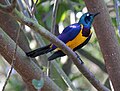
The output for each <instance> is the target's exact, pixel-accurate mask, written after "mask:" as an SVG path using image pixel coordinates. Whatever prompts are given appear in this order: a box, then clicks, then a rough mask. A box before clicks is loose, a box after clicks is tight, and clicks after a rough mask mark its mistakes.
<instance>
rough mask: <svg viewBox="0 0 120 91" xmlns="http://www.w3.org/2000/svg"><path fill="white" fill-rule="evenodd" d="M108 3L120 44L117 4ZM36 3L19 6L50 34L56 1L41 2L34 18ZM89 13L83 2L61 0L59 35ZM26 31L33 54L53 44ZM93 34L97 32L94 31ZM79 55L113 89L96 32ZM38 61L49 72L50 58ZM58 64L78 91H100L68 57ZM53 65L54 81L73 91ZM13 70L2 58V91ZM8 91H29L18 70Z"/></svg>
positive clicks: (26, 0) (24, 1)
mask: <svg viewBox="0 0 120 91" xmlns="http://www.w3.org/2000/svg"><path fill="white" fill-rule="evenodd" d="M104 1H105V3H106V5H107V7H108V10H109V13H110V16H111V19H112V22H113V25H114V27H115V29H116V34H117V37H118V40H119V41H120V38H119V33H118V31H117V23H116V12H115V8H114V1H113V0H104ZM33 2H34V3H35V2H36V0H33V1H32V0H18V4H19V5H20V3H21V4H23V5H24V6H22V5H21V11H22V12H23V13H24V14H25V15H26V16H28V17H31V16H32V18H34V19H36V20H37V21H38V22H39V24H41V25H42V26H43V27H45V28H46V29H48V30H49V31H50V30H51V22H52V12H53V4H54V0H38V2H37V4H36V6H35V12H34V14H32V15H30V14H29V12H28V11H29V9H31V7H32V5H33ZM26 12H27V13H26ZM85 12H87V8H86V6H85V4H84V1H83V0H61V1H60V2H59V6H58V10H57V16H56V25H55V35H58V34H59V33H61V32H62V30H63V29H64V28H65V27H66V26H68V25H70V24H73V23H75V22H77V21H78V20H79V18H80V17H81V15H82V14H83V13H85ZM34 15H35V16H34ZM23 29H24V33H25V34H26V35H27V37H28V41H29V43H30V48H31V49H32V50H33V49H36V48H38V47H40V46H43V44H44V45H46V44H48V43H49V41H47V40H46V39H45V38H43V37H42V36H41V35H37V34H36V33H35V32H33V30H31V29H30V28H29V27H27V26H24V28H23ZM92 30H93V31H94V29H93V28H92ZM36 35H37V37H36ZM77 53H78V54H79V55H80V57H81V59H82V60H83V61H84V64H85V65H86V66H87V67H88V68H89V70H90V71H92V72H93V74H94V75H95V77H96V78H97V79H99V80H100V82H102V83H103V84H105V85H106V86H108V88H109V79H108V75H107V72H106V69H105V66H104V59H103V57H102V54H101V50H100V48H99V43H98V41H97V37H96V35H95V32H93V35H92V38H91V40H90V42H89V43H88V44H87V45H86V46H85V47H83V48H82V49H81V50H78V51H77ZM36 60H38V63H39V65H40V67H41V68H43V70H44V71H45V72H46V70H45V69H46V65H47V62H44V60H46V56H41V57H39V58H38V57H37V58H36ZM56 62H57V63H58V64H59V66H60V67H61V68H62V69H63V71H64V72H65V73H66V75H67V77H68V78H69V79H70V80H71V82H72V84H73V86H74V87H75V88H76V89H77V90H78V91H96V89H95V88H94V87H93V86H92V85H91V84H90V83H89V82H88V81H87V80H86V78H85V77H84V76H83V75H82V74H81V73H80V72H79V71H78V69H77V68H76V66H75V65H74V64H73V63H72V61H71V60H70V59H69V58H67V57H66V56H65V57H62V58H58V59H57V61H56ZM53 65H54V63H53V64H52V67H51V70H50V77H51V79H52V80H53V81H55V83H56V84H57V85H58V86H59V87H61V88H62V89H63V91H71V90H70V88H69V87H68V86H67V84H66V82H65V81H64V79H62V77H61V74H60V72H59V71H57V70H56V67H54V66H53ZM9 68H10V65H9V64H8V63H6V61H5V59H4V58H3V57H2V56H0V90H1V89H2V86H3V83H4V81H5V78H6V76H7V73H8V71H9ZM6 91H27V89H26V86H25V83H24V82H23V80H22V78H21V77H20V76H19V74H18V73H17V72H16V71H15V70H13V73H12V76H11V77H10V80H9V83H8V84H7V87H6Z"/></svg>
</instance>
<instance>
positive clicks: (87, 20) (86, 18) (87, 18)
mask: <svg viewBox="0 0 120 91" xmlns="http://www.w3.org/2000/svg"><path fill="white" fill-rule="evenodd" d="M90 19H91V17H90V14H89V15H87V16H86V17H85V22H86V23H89V21H90Z"/></svg>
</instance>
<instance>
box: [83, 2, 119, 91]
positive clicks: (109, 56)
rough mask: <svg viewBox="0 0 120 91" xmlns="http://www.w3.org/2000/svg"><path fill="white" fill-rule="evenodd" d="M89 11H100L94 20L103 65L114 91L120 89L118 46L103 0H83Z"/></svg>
mask: <svg viewBox="0 0 120 91" xmlns="http://www.w3.org/2000/svg"><path fill="white" fill-rule="evenodd" d="M84 1H85V3H86V6H87V8H88V10H89V11H90V12H100V15H98V16H97V17H96V19H95V22H94V24H93V25H94V28H95V30H96V31H95V32H96V35H97V38H98V41H99V44H100V48H101V51H102V54H103V57H104V60H105V65H106V68H107V71H108V74H109V77H110V79H111V81H112V84H113V87H114V89H115V91H120V80H118V79H119V78H120V46H119V43H118V41H117V37H116V34H115V30H114V27H113V25H112V22H111V20H110V17H109V13H108V9H107V7H106V5H105V3H104V1H103V0H91V1H89V0H84Z"/></svg>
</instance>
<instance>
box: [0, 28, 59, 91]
mask: <svg viewBox="0 0 120 91" xmlns="http://www.w3.org/2000/svg"><path fill="white" fill-rule="evenodd" d="M14 48H15V43H14V41H12V39H11V38H10V37H9V36H8V35H7V34H6V33H5V32H3V31H2V29H1V28H0V53H1V54H2V56H3V57H4V58H5V59H6V60H7V62H8V63H9V64H11V61H12V55H13V53H14ZM14 68H15V69H16V71H17V72H18V73H19V74H20V75H21V76H22V78H23V80H24V81H25V82H26V83H27V84H29V85H28V86H29V87H30V90H31V91H36V89H35V88H34V87H33V85H32V80H33V79H40V78H41V77H43V79H44V82H45V83H44V86H43V88H42V90H41V91H61V89H60V88H59V87H58V86H57V85H56V84H55V83H54V82H53V81H52V80H51V79H49V78H48V77H47V76H46V75H45V74H43V72H42V70H41V69H40V68H39V67H38V66H37V65H36V64H35V63H34V62H33V61H31V60H30V59H29V58H26V55H25V53H24V52H23V51H22V49H21V48H20V47H19V46H18V48H17V53H16V60H15V64H14Z"/></svg>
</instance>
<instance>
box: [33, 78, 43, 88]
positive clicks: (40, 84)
mask: <svg viewBox="0 0 120 91" xmlns="http://www.w3.org/2000/svg"><path fill="white" fill-rule="evenodd" d="M32 84H33V86H34V87H35V89H41V88H42V87H43V86H44V79H43V78H41V79H40V80H36V79H33V80H32Z"/></svg>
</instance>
